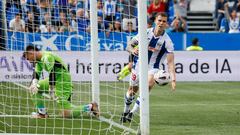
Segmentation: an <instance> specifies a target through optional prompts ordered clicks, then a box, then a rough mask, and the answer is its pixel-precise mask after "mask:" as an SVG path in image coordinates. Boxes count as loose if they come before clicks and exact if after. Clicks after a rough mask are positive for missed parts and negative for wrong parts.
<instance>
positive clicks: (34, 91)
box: [29, 79, 39, 95]
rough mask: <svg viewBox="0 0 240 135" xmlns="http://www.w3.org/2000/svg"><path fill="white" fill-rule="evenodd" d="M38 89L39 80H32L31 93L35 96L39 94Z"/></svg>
mask: <svg viewBox="0 0 240 135" xmlns="http://www.w3.org/2000/svg"><path fill="white" fill-rule="evenodd" d="M38 87H39V84H38V80H37V79H33V80H32V84H31V86H30V88H29V90H30V93H32V94H33V95H34V94H37V92H38Z"/></svg>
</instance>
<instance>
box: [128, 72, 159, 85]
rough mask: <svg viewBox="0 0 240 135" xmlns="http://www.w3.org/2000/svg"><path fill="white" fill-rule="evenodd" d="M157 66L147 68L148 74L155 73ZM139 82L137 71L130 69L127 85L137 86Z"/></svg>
mask: <svg viewBox="0 0 240 135" xmlns="http://www.w3.org/2000/svg"><path fill="white" fill-rule="evenodd" d="M158 70H159V69H158V68H153V69H150V70H148V76H149V75H154V74H155V73H157V72H158ZM138 84H139V73H138V71H136V70H135V69H132V72H131V75H130V79H129V85H130V86H138Z"/></svg>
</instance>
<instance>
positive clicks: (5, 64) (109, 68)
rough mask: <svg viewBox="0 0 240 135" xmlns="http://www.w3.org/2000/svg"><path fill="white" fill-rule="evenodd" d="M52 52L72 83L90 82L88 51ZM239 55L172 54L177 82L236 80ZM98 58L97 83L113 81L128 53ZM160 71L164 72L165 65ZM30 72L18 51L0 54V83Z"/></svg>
mask: <svg viewBox="0 0 240 135" xmlns="http://www.w3.org/2000/svg"><path fill="white" fill-rule="evenodd" d="M54 53H57V54H58V55H59V56H61V57H62V58H63V60H64V61H65V63H67V65H68V67H69V70H70V72H71V74H72V80H73V81H91V71H92V69H91V59H90V58H91V57H90V52H76V51H74V52H73V51H63V52H54ZM239 56H240V51H202V52H187V51H180V52H175V65H176V73H177V81H240V60H239V58H240V57H239ZM98 58H99V73H100V80H101V81H116V77H117V74H118V73H119V72H120V70H121V69H122V68H123V67H124V65H126V64H127V62H128V53H127V52H125V51H115V52H113V51H111V52H99V57H98ZM163 68H165V69H167V65H166V64H164V65H163ZM32 71H33V68H32V65H31V64H30V63H28V62H27V61H26V60H24V59H22V52H19V51H13V52H10V51H1V53H0V81H5V82H8V81H12V82H16V81H19V82H24V81H30V80H31V79H32ZM44 76H45V77H46V76H47V75H44ZM126 80H127V79H126Z"/></svg>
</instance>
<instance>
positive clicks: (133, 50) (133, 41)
mask: <svg viewBox="0 0 240 135" xmlns="http://www.w3.org/2000/svg"><path fill="white" fill-rule="evenodd" d="M137 45H138V40H137V37H134V38H132V39H131V40H130V41H129V42H128V45H127V48H126V49H127V51H128V52H129V53H131V54H133V55H138V47H136V46H137Z"/></svg>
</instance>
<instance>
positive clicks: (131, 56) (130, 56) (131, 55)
mask: <svg viewBox="0 0 240 135" xmlns="http://www.w3.org/2000/svg"><path fill="white" fill-rule="evenodd" d="M133 57H134V55H133V54H130V55H129V62H133Z"/></svg>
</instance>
